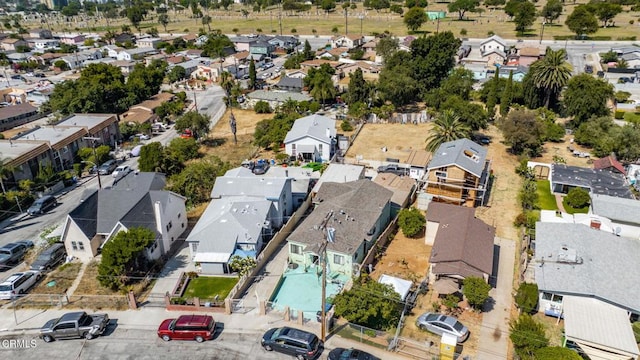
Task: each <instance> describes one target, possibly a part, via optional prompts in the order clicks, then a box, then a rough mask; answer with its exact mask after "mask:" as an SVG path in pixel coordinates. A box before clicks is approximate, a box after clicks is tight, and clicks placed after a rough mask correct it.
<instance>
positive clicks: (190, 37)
mask: <svg viewBox="0 0 640 360" xmlns="http://www.w3.org/2000/svg"><path fill="white" fill-rule="evenodd" d="M197 38H198V35H196V34H187V35H184V36H182V40H184V41H195V40H196V39H197Z"/></svg>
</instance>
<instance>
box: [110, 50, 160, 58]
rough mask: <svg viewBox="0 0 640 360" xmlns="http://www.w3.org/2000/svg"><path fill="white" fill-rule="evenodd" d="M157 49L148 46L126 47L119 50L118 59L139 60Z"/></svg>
mask: <svg viewBox="0 0 640 360" xmlns="http://www.w3.org/2000/svg"><path fill="white" fill-rule="evenodd" d="M155 51H157V50H156V49H154V48H151V47H146V48H134V49H125V50H121V51H120V52H118V57H117V59H118V60H127V61H132V60H138V59H140V58H143V57H144V56H145V55H147V54H151V53H153V52H155Z"/></svg>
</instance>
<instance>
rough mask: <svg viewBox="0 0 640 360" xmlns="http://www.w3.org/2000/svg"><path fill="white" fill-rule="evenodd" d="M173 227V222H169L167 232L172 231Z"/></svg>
mask: <svg viewBox="0 0 640 360" xmlns="http://www.w3.org/2000/svg"><path fill="white" fill-rule="evenodd" d="M172 227H173V224H171V221H169V223H168V224H167V231H169V230H171V228H172Z"/></svg>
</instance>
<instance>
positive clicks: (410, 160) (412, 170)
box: [404, 150, 431, 180]
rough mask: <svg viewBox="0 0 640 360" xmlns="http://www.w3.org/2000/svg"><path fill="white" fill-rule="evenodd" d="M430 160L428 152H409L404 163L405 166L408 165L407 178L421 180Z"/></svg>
mask: <svg viewBox="0 0 640 360" xmlns="http://www.w3.org/2000/svg"><path fill="white" fill-rule="evenodd" d="M430 158H431V154H430V153H429V152H428V151H425V150H411V152H410V153H409V156H408V157H407V159H406V160H405V161H404V163H405V164H409V176H410V177H411V178H412V179H416V180H421V179H422V178H423V177H424V175H425V174H426V173H427V166H428V165H429V159H430Z"/></svg>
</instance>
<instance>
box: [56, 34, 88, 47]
mask: <svg viewBox="0 0 640 360" xmlns="http://www.w3.org/2000/svg"><path fill="white" fill-rule="evenodd" d="M84 40H85V37H84V35H80V34H63V35H62V36H60V42H61V43H63V44H67V45H82V44H84Z"/></svg>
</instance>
